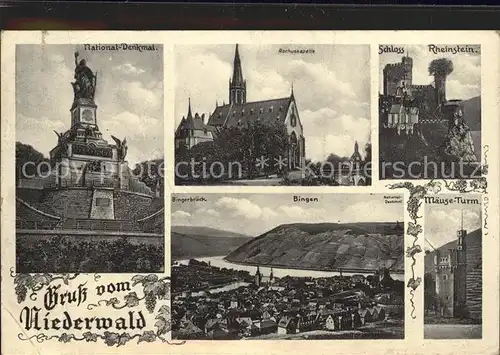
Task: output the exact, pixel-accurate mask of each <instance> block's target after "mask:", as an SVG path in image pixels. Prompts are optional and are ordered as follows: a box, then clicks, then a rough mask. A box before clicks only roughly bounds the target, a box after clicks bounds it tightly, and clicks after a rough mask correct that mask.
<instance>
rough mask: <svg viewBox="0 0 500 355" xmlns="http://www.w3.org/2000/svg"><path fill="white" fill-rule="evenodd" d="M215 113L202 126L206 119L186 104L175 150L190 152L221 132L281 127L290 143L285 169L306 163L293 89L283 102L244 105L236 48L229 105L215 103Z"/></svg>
mask: <svg viewBox="0 0 500 355" xmlns="http://www.w3.org/2000/svg"><path fill="white" fill-rule="evenodd" d="M215 106H216V107H215V110H214V112H213V113H212V114H211V115H210V117H208V121H207V122H205V115H204V114H203V115H201V116H200V115H198V114H195V115H194V116H193V114H192V111H191V100H190V102H189V107H188V112H187V116H185V117H183V118H182V120H181V122H180V123H179V125H178V127H177V129H176V131H175V147H176V149H178V148H186V149H191V148H192V147H193V146H195V145H197V144H199V143H202V142H209V141H213V140H214V139H215V138H216V136H217V134H218V132H220V130H221V129H224V128H232V127H246V126H248V125H250V124H253V123H256V122H259V123H261V124H265V125H273V124H276V123H278V124H280V125H282V126H284V127H285V128H286V132H287V135H288V139H289V148H288V149H287V156H286V157H285V158H286V159H287V164H288V169H292V170H293V169H295V168H296V167H300V166H303V163H304V162H305V144H306V142H305V138H304V130H303V126H302V123H301V121H300V115H299V111H298V108H297V103H296V101H295V96H294V93H293V88H292V90H291V93H290V95H288V96H286V97H282V98H275V99H268V100H262V101H253V102H247V82H246V80H245V79H244V77H243V69H242V66H241V59H240V54H239V49H238V45H236V49H235V53H234V61H233V75H232V77H231V78H230V79H229V103H227V104H226V103H223V104H222V105H219V104H218V103H217V102H216V105H215Z"/></svg>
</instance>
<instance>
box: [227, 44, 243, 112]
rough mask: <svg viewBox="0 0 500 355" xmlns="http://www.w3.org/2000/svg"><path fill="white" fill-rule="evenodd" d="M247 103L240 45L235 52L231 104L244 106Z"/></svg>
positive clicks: (230, 89)
mask: <svg viewBox="0 0 500 355" xmlns="http://www.w3.org/2000/svg"><path fill="white" fill-rule="evenodd" d="M246 101H247V84H246V81H245V80H244V79H243V70H242V69H241V59H240V52H239V50H238V44H236V49H235V51H234V63H233V76H232V79H229V104H232V103H235V104H244V103H246Z"/></svg>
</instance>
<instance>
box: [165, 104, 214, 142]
mask: <svg viewBox="0 0 500 355" xmlns="http://www.w3.org/2000/svg"><path fill="white" fill-rule="evenodd" d="M204 120H205V114H203V115H201V116H200V115H199V114H198V113H196V114H195V115H194V117H193V114H192V112H191V100H189V108H188V113H187V117H182V120H181V122H180V123H179V126H178V127H177V130H176V131H175V135H176V136H177V135H178V134H179V133H180V130H181V129H187V130H201V131H202V130H205V129H206V130H208V131H211V132H215V127H212V126H208V125H206V124H205V122H204Z"/></svg>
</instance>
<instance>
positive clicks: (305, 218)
mask: <svg viewBox="0 0 500 355" xmlns="http://www.w3.org/2000/svg"><path fill="white" fill-rule="evenodd" d="M278 210H279V212H281V213H283V214H284V215H285V217H286V218H285V219H286V220H289V221H291V222H294V223H296V222H314V221H322V220H324V217H325V214H326V210H325V209H323V208H312V207H309V208H303V207H300V206H286V205H283V206H280V207H279V208H278Z"/></svg>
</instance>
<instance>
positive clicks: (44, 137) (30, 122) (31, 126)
mask: <svg viewBox="0 0 500 355" xmlns="http://www.w3.org/2000/svg"><path fill="white" fill-rule="evenodd" d="M41 124H43V126H44V131H45V132H46V134H40V125H41ZM65 130H66V124H65V123H64V122H63V121H61V120H55V119H52V120H51V119H49V118H48V117H37V118H35V117H27V116H24V115H22V114H19V115H17V118H16V141H20V142H22V143H24V144H29V145H31V146H33V147H34V148H35V149H36V150H38V151H39V152H40V153H42V154H44V155H45V156H47V157H48V155H49V152H50V151H51V150H52V148H54V147H55V146H56V145H57V139H58V138H57V136H56V135H55V133H54V132H53V131H56V132H58V133H60V132H64V131H65Z"/></svg>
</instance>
